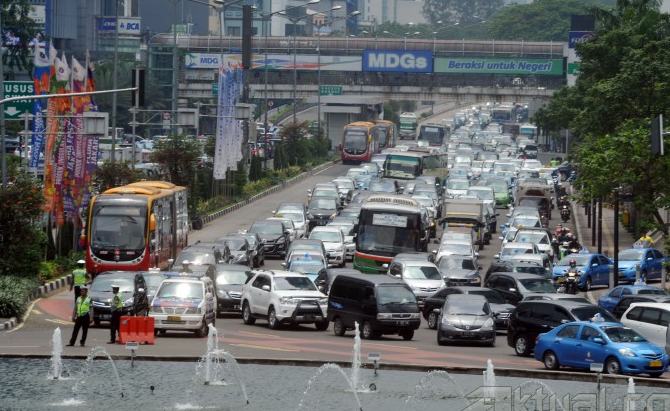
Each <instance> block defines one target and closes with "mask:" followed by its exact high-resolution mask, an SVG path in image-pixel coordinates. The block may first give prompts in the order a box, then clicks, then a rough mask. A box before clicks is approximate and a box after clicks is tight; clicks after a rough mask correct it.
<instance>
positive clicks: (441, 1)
mask: <svg viewBox="0 0 670 411" xmlns="http://www.w3.org/2000/svg"><path fill="white" fill-rule="evenodd" d="M503 6H504V1H503V0H426V2H425V3H424V4H423V15H424V17H426V20H428V21H429V22H430V23H431V24H437V22H438V21H442V22H443V23H445V24H447V23H451V24H455V23H459V25H461V24H462V25H467V24H472V23H476V22H478V21H481V20H483V19H484V20H485V19H487V18H489V16H491V15H493V14H494V13H496V12H497V11H498V10H500V9H501V8H502V7H503Z"/></svg>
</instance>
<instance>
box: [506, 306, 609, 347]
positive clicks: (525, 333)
mask: <svg viewBox="0 0 670 411" xmlns="http://www.w3.org/2000/svg"><path fill="white" fill-rule="evenodd" d="M596 314H600V315H601V316H602V318H603V319H604V320H605V321H608V322H609V321H611V322H615V323H616V322H618V320H617V319H616V318H614V317H613V316H612V314H610V313H609V312H607V311H606V310H604V309H602V308H600V307H598V306H596V305H593V304H583V303H579V302H575V301H565V300H556V301H547V300H544V301H540V300H537V301H522V302H521V303H519V305H518V306H517V307H516V309H515V310H514V311H513V312H512V315H511V316H510V317H509V322H508V327H507V344H508V345H509V346H510V347H512V348H514V352H516V355H519V356H523V357H525V356H529V355H530V353H531V352H532V351H533V348H535V339H536V338H537V336H538V335H539V334H542V333H546V332H547V331H551V330H552V329H553V328H555V327H557V326H559V325H561V324H565V323H568V322H572V321H588V320H590V319H591V318H593V317H594V316H595V315H596Z"/></svg>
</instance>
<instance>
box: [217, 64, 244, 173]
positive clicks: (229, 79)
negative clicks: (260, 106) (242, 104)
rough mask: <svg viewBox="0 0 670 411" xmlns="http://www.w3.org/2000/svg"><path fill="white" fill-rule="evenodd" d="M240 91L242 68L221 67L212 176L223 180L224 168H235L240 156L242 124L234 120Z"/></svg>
mask: <svg viewBox="0 0 670 411" xmlns="http://www.w3.org/2000/svg"><path fill="white" fill-rule="evenodd" d="M241 92H242V69H240V68H235V67H227V68H224V67H223V66H222V67H221V69H220V71H219V95H218V108H217V117H218V118H217V123H216V147H215V150H214V178H215V179H217V180H224V179H225V178H226V170H228V169H231V170H237V162H238V161H239V160H240V159H241V158H242V144H241V142H242V126H241V125H240V122H239V121H238V120H235V104H237V103H238V102H239V100H240V96H241Z"/></svg>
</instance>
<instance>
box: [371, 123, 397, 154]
mask: <svg viewBox="0 0 670 411" xmlns="http://www.w3.org/2000/svg"><path fill="white" fill-rule="evenodd" d="M373 123H375V124H376V125H378V126H379V127H381V128H383V129H384V134H385V138H384V140H383V141H382V142H380V143H379V147H380V148H393V147H395V141H396V139H397V137H398V127H397V126H396V124H395V123H394V122H393V121H390V120H373Z"/></svg>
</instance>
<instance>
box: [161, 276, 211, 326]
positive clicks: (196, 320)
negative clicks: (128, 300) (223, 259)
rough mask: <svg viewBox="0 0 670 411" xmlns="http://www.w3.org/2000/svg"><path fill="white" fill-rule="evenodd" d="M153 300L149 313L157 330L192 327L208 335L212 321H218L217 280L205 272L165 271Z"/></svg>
mask: <svg viewBox="0 0 670 411" xmlns="http://www.w3.org/2000/svg"><path fill="white" fill-rule="evenodd" d="M164 275H165V280H163V282H162V283H161V285H160V286H159V287H158V291H156V296H155V297H154V298H153V301H152V302H151V309H150V310H149V315H150V316H151V317H153V318H154V333H156V334H158V333H159V332H160V333H161V334H164V333H165V331H167V330H178V331H193V332H195V334H196V336H198V337H204V336H205V335H207V332H208V329H209V324H212V325H214V322H215V321H216V305H217V301H216V292H215V290H214V282H213V281H212V279H211V278H209V277H206V276H204V274H186V273H173V272H169V273H165V274H164Z"/></svg>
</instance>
